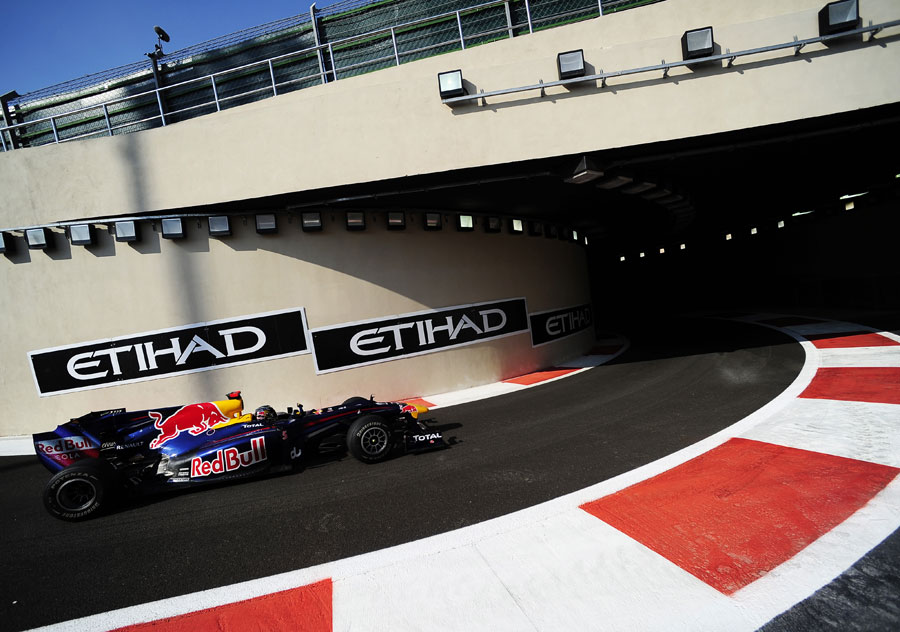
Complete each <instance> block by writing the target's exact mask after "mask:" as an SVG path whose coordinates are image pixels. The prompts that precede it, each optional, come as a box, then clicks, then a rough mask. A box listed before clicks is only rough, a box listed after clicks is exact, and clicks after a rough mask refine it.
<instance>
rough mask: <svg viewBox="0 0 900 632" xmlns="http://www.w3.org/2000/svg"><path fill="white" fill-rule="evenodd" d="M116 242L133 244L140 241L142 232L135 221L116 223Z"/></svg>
mask: <svg viewBox="0 0 900 632" xmlns="http://www.w3.org/2000/svg"><path fill="white" fill-rule="evenodd" d="M114 231H115V235H116V241H124V242H128V243H130V242H133V241H140V239H141V231H140V228H138V224H137V222H135V221H131V220H128V221H125V222H116V224H115V227H114Z"/></svg>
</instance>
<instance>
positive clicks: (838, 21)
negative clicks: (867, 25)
mask: <svg viewBox="0 0 900 632" xmlns="http://www.w3.org/2000/svg"><path fill="white" fill-rule="evenodd" d="M861 25H862V19H860V17H859V2H858V1H857V0H840V2H829V3H828V4H826V5H825V6H824V7H822V9H821V10H820V11H819V35H832V34H833V33H842V32H844V31H852V30H853V29H858V28H859V27H860V26H861Z"/></svg>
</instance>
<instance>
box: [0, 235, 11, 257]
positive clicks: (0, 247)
mask: <svg viewBox="0 0 900 632" xmlns="http://www.w3.org/2000/svg"><path fill="white" fill-rule="evenodd" d="M11 250H12V242H11V241H10V240H9V237H8V236H7V234H6V233H0V253H2V252H9V251H11Z"/></svg>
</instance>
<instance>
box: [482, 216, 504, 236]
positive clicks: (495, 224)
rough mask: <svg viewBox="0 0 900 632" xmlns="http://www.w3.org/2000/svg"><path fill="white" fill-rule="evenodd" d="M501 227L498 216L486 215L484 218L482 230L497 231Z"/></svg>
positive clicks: (487, 231)
mask: <svg viewBox="0 0 900 632" xmlns="http://www.w3.org/2000/svg"><path fill="white" fill-rule="evenodd" d="M500 228H501V223H500V218H499V217H486V218H485V219H484V232H486V233H499V232H500Z"/></svg>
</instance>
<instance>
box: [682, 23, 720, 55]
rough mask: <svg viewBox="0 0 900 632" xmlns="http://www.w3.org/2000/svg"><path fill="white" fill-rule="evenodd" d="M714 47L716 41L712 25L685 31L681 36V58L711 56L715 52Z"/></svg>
mask: <svg viewBox="0 0 900 632" xmlns="http://www.w3.org/2000/svg"><path fill="white" fill-rule="evenodd" d="M714 47H715V41H714V40H713V28H712V27H711V26H704V27H703V28H702V29H693V30H690V31H685V32H684V35H682V36H681V58H682V59H683V60H684V61H687V60H689V59H699V58H701V57H709V56H710V55H712V54H713V48H714Z"/></svg>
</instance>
